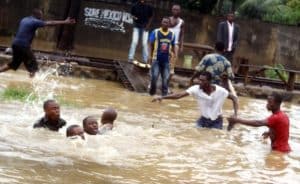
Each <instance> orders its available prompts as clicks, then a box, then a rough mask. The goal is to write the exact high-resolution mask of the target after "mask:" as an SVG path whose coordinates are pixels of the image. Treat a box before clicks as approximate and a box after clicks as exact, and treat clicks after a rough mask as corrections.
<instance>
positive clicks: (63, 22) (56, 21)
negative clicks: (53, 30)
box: [45, 17, 76, 26]
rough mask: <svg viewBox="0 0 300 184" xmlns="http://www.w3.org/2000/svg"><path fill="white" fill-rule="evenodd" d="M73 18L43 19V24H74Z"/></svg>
mask: <svg viewBox="0 0 300 184" xmlns="http://www.w3.org/2000/svg"><path fill="white" fill-rule="evenodd" d="M75 23H76V21H75V19H70V18H69V17H68V18H67V19H65V20H48V21H45V26H56V25H65V24H75Z"/></svg>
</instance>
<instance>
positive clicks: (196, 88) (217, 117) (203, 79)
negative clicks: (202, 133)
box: [152, 72, 238, 129]
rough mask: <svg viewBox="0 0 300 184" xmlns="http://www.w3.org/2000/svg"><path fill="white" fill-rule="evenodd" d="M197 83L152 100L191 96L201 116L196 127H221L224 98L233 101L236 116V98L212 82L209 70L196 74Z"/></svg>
mask: <svg viewBox="0 0 300 184" xmlns="http://www.w3.org/2000/svg"><path fill="white" fill-rule="evenodd" d="M197 78H198V82H197V83H198V84H197V85H193V86H191V87H190V88H188V89H187V90H186V91H183V92H180V93H175V94H172V95H167V96H159V97H155V98H154V99H153V100H152V102H155V101H162V100H163V99H172V100H177V99H180V98H183V97H186V96H189V95H191V96H193V97H194V98H195V99H196V100H197V102H198V106H199V110H200V112H201V117H200V118H199V119H198V120H197V127H199V128H200V127H205V128H217V129H222V128H223V117H222V107H223V104H224V101H225V99H226V98H230V99H231V100H232V101H233V104H234V105H233V107H234V116H237V111H238V104H237V98H235V97H234V96H233V95H232V94H229V93H228V91H227V90H226V89H224V88H223V87H221V86H218V85H216V84H212V83H211V80H212V76H211V73H209V72H202V73H200V74H199V75H198V76H197Z"/></svg>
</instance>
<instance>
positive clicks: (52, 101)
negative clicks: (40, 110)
mask: <svg viewBox="0 0 300 184" xmlns="http://www.w3.org/2000/svg"><path fill="white" fill-rule="evenodd" d="M50 103H56V101H55V100H46V101H44V105H43V107H44V110H45V109H46V108H47V107H48V105H49V104H50Z"/></svg>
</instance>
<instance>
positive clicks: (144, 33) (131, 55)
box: [128, 27, 149, 63]
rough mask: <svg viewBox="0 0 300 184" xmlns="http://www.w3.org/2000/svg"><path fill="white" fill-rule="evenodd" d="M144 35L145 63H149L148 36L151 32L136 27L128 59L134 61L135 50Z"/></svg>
mask: <svg viewBox="0 0 300 184" xmlns="http://www.w3.org/2000/svg"><path fill="white" fill-rule="evenodd" d="M141 35H142V41H143V42H142V43H143V45H142V46H143V62H145V63H147V60H148V45H147V43H148V35H149V32H148V31H146V30H145V29H143V28H138V27H134V28H133V32H132V41H131V45H130V49H129V54H128V59H129V60H133V59H134V54H135V49H136V46H137V44H138V41H139V37H140V36H141Z"/></svg>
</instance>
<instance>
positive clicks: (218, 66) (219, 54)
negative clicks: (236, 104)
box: [190, 42, 237, 97]
mask: <svg viewBox="0 0 300 184" xmlns="http://www.w3.org/2000/svg"><path fill="white" fill-rule="evenodd" d="M224 51H225V48H224V44H223V42H217V43H216V44H215V53H210V54H206V55H205V56H204V57H203V58H202V59H201V61H200V62H199V64H198V65H197V66H196V68H195V72H194V75H193V76H192V78H191V79H190V85H192V84H193V80H194V79H195V76H196V75H197V73H198V72H202V71H208V72H210V73H211V75H212V83H213V84H218V85H220V86H222V87H223V88H225V89H227V90H228V91H229V92H231V93H232V94H233V95H234V96H236V97H237V95H236V92H235V90H234V88H233V86H232V83H231V81H232V80H233V79H234V74H233V71H232V67H231V63H230V62H229V61H228V60H227V59H226V58H225V57H224V56H223V53H224Z"/></svg>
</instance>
